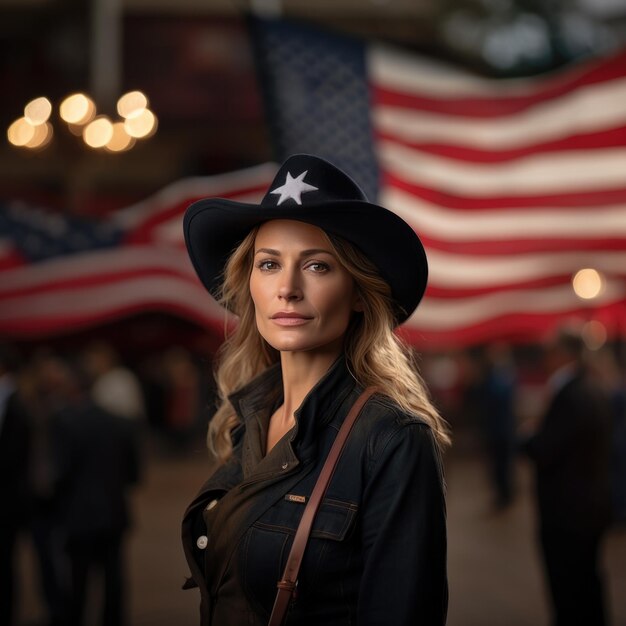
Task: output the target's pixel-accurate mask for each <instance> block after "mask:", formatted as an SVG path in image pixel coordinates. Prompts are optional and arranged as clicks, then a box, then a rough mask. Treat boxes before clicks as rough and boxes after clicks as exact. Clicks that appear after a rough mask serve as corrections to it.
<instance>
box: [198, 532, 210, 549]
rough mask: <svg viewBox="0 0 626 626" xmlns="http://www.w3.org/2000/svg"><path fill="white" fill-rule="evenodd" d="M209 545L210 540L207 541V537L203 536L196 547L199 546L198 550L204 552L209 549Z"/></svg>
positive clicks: (199, 538)
mask: <svg viewBox="0 0 626 626" xmlns="http://www.w3.org/2000/svg"><path fill="white" fill-rule="evenodd" d="M208 543H209V540H208V539H207V536H206V535H201V536H200V537H198V540H197V541H196V545H197V546H198V548H200V550H204V549H205V548H206V547H207V544H208Z"/></svg>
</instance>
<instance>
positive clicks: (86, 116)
mask: <svg viewBox="0 0 626 626" xmlns="http://www.w3.org/2000/svg"><path fill="white" fill-rule="evenodd" d="M59 114H60V115H61V119H62V120H63V121H65V122H67V123H68V124H79V125H82V124H88V123H89V122H91V120H92V119H93V118H94V117H95V115H96V105H95V104H94V103H93V100H91V99H90V98H88V97H87V96H86V95H85V94H82V93H74V94H72V95H71V96H68V97H67V98H65V100H63V102H61V106H60V107H59Z"/></svg>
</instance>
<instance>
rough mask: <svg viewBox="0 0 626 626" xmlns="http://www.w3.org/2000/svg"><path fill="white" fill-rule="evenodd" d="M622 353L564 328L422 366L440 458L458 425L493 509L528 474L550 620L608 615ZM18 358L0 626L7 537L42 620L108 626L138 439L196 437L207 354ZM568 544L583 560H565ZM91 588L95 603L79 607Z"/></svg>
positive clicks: (5, 615)
mask: <svg viewBox="0 0 626 626" xmlns="http://www.w3.org/2000/svg"><path fill="white" fill-rule="evenodd" d="M623 349H624V348H623V346H622V345H620V344H613V345H607V346H605V347H604V348H602V349H600V350H594V351H591V350H588V349H586V348H585V345H584V342H583V341H582V340H581V338H580V337H579V336H576V335H575V333H572V332H568V333H561V334H560V335H559V336H558V337H557V338H556V339H555V340H554V341H552V342H551V343H550V344H548V345H546V346H539V347H535V348H534V349H533V350H534V351H532V350H529V349H522V350H520V349H518V348H512V347H511V346H508V345H504V344H492V345H486V346H480V347H477V348H475V349H471V350H467V351H463V352H459V353H454V354H446V355H441V354H440V355H426V356H425V357H424V358H423V362H422V369H423V374H424V376H425V378H426V379H427V382H428V384H429V387H430V388H431V391H432V393H433V395H434V396H435V399H436V402H437V404H438V405H439V406H440V408H441V409H442V412H443V413H444V416H445V417H447V418H448V419H449V421H450V422H451V425H452V429H453V438H454V443H455V445H454V447H453V450H452V452H451V454H460V453H462V452H463V448H464V446H465V445H466V441H467V440H466V439H465V436H466V435H467V434H468V433H469V434H470V440H471V442H472V443H471V446H474V448H473V449H474V450H475V449H476V448H477V447H478V449H479V450H480V452H481V454H482V458H484V460H485V476H486V477H487V480H488V481H489V484H490V486H491V491H492V505H493V511H494V512H496V513H497V512H498V511H501V510H504V509H507V508H508V507H510V506H511V504H513V503H514V501H515V498H516V493H517V484H516V466H517V464H518V462H519V461H520V459H526V462H528V463H530V464H531V466H532V467H533V469H534V473H535V476H536V494H535V496H536V502H537V511H538V530H539V532H538V537H539V539H540V541H539V545H538V550H539V553H540V554H541V555H542V556H543V559H544V571H545V573H546V585H547V588H548V590H549V591H550V593H551V597H552V604H553V609H554V612H555V616H556V617H555V620H554V623H555V624H560V623H579V622H567V621H563V620H561V621H558V619H557V617H558V614H559V613H561V614H562V615H567V611H571V610H572V608H571V606H569V605H568V602H567V598H570V597H576V596H580V595H581V594H582V595H584V596H585V597H588V598H589V602H588V603H587V608H586V609H585V610H586V611H588V615H589V616H590V617H588V618H586V619H587V621H586V623H594V624H597V625H598V626H600V625H602V624H605V623H608V618H606V616H605V615H603V614H602V613H603V611H604V607H603V600H602V596H603V581H602V575H601V564H600V559H601V545H602V540H603V537H604V534H605V532H606V530H607V528H609V527H610V526H612V525H617V524H619V525H626V384H625V380H626V379H625V373H624V369H623V366H622V367H620V363H623V362H624V354H623ZM19 357H20V358H18V355H17V354H16V352H15V351H14V350H12V349H10V348H9V347H8V346H1V345H0V499H1V502H2V506H0V568H1V569H0V626H15V625H16V624H18V623H19V622H18V620H17V618H18V617H19V616H17V615H16V608H15V607H16V602H15V599H16V596H17V594H18V592H19V589H16V588H15V584H16V581H19V580H20V576H18V575H17V573H16V568H19V563H17V558H16V550H17V548H16V546H17V545H18V540H20V541H22V540H23V539H24V538H27V539H28V541H29V542H30V543H31V545H32V547H33V554H34V555H35V557H36V574H37V578H38V581H37V586H38V591H39V595H40V597H41V602H42V605H43V606H44V607H45V609H46V613H47V622H48V624H50V625H51V626H53V625H61V624H63V625H65V624H69V625H72V626H73V625H78V624H83V623H86V622H85V619H86V616H85V614H86V613H87V612H89V611H91V612H92V613H93V612H94V610H96V611H97V613H98V623H102V624H104V625H109V624H111V625H112V624H115V625H116V626H123V625H124V624H125V623H126V620H127V617H126V608H127V604H128V603H127V600H128V599H127V598H126V597H125V593H126V589H127V586H126V584H125V580H124V579H125V573H126V564H125V556H124V555H125V545H126V543H127V539H128V531H129V529H130V528H131V527H132V505H131V501H132V495H133V489H134V487H135V486H136V485H138V484H140V483H141V480H142V466H143V465H144V464H143V463H142V459H145V455H146V447H147V446H149V447H150V450H157V451H158V453H159V454H161V455H163V454H168V455H176V454H179V453H183V454H184V453H185V452H186V451H188V450H189V449H190V446H202V445H203V443H202V442H203V439H204V436H205V433H206V424H207V417H208V415H210V412H211V407H212V406H214V402H215V399H214V397H213V394H214V388H213V387H212V383H211V376H210V372H209V368H210V363H208V362H206V361H201V360H200V359H199V358H198V357H197V356H195V355H193V354H192V353H190V352H189V350H187V349H185V348H182V347H172V348H168V349H165V350H163V351H161V352H158V353H156V354H150V355H148V356H145V357H140V359H139V360H135V361H133V362H132V363H130V362H127V361H125V360H124V359H122V358H121V357H120V354H119V353H118V352H116V351H115V349H114V348H113V347H112V346H111V345H109V344H106V343H103V342H98V341H94V342H91V343H86V344H85V345H82V346H80V347H79V348H78V349H76V348H73V349H72V350H70V351H69V352H60V351H58V350H54V349H50V348H47V349H46V348H38V349H35V350H31V351H30V352H29V353H28V355H27V356H26V357H24V355H23V354H21V355H19ZM582 546H587V548H588V549H587V551H586V552H585V555H584V557H581V558H580V559H579V560H578V561H577V562H572V561H571V559H570V556H571V555H572V554H578V555H580V554H582V552H584V551H583V550H582ZM95 573H97V576H96V575H94V574H95ZM95 584H101V589H100V590H99V592H98V594H96V596H95V597H97V598H99V606H98V608H97V609H93V607H92V608H90V609H88V610H86V598H88V597H91V596H89V593H90V591H89V589H90V586H91V588H93V585H95ZM594 589H595V591H593V590H594ZM172 592H174V590H172ZM563 598H565V600H563ZM576 610H580V605H578V608H577V609H576ZM599 615H600V617H599Z"/></svg>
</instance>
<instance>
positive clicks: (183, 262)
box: [0, 21, 626, 349]
mask: <svg viewBox="0 0 626 626" xmlns="http://www.w3.org/2000/svg"><path fill="white" fill-rule="evenodd" d="M254 32H255V37H254V41H255V45H256V52H257V57H258V59H259V63H260V69H261V73H260V76H261V78H262V81H261V82H262V84H263V87H264V89H265V91H266V99H267V102H268V113H269V121H270V123H271V127H272V133H273V137H274V138H275V140H276V147H277V160H282V159H283V158H284V157H285V156H286V155H287V154H289V153H294V152H312V153H316V154H319V155H321V156H325V157H327V158H329V159H331V160H333V161H334V162H335V163H337V164H338V165H340V166H341V167H343V168H344V169H346V171H348V172H349V173H351V174H352V175H353V176H354V178H355V179H356V180H357V181H358V182H359V183H360V184H361V185H362V186H363V187H364V189H365V190H366V192H367V193H368V195H369V196H370V198H371V199H373V200H374V199H377V201H378V202H379V203H380V204H382V205H383V206H386V207H388V208H390V209H391V210H393V211H396V212H397V213H398V214H400V215H401V216H402V217H403V218H404V219H406V220H407V221H408V222H409V223H410V224H411V225H413V226H414V228H415V230H416V232H418V233H419V235H420V237H421V238H422V241H423V242H424V244H425V246H426V249H427V253H428V256H429V262H430V282H429V288H428V291H427V293H426V297H425V299H424V301H423V302H422V304H421V305H420V307H419V308H418V310H417V312H416V313H415V314H414V316H413V317H412V318H411V319H410V320H409V321H408V322H407V323H406V324H405V325H404V329H405V331H406V335H407V336H408V337H409V339H410V340H411V341H412V342H413V343H415V344H416V345H418V346H419V347H420V348H421V349H439V348H448V347H460V346H465V345H470V344H472V343H477V342H480V341H486V340H492V339H513V340H536V339H539V338H541V337H542V336H543V334H544V333H545V332H546V331H548V330H550V329H551V328H552V327H554V326H555V325H556V324H558V323H559V322H561V321H563V320H565V319H566V318H569V317H572V316H576V317H580V318H583V319H586V320H591V319H593V320H598V321H600V322H601V323H603V324H604V326H605V327H606V329H607V331H608V333H609V334H611V335H614V336H615V335H617V334H620V335H624V334H626V106H624V104H623V103H624V102H626V54H625V53H623V54H617V55H615V56H613V57H611V58H604V59H596V60H591V61H588V62H586V63H581V64H578V65H576V66H572V67H569V68H566V69H564V70H561V71H559V72H558V73H555V74H553V75H547V76H542V77H538V78H532V79H516V80H506V81H505V80H493V79H492V80H489V79H484V78H479V77H476V76H473V75H470V74H468V73H466V72H463V71H461V70H458V69H454V68H451V67H449V66H445V65H442V64H438V63H435V62H433V61H429V60H426V59H423V58H420V57H418V56H416V55H414V54H410V53H406V52H403V51H400V50H395V49H391V48H388V47H384V46H380V45H375V44H371V43H366V42H363V41H360V40H356V39H350V38H347V37H344V36H340V35H336V34H332V33H328V32H322V31H319V30H317V29H314V28H311V27H308V26H306V25H302V24H298V23H294V22H288V21H258V22H255V24H254ZM276 169H277V165H276V164H275V163H267V164H263V165H259V166H258V167H254V168H250V169H246V170H241V171H237V172H232V173H229V174H224V175H219V176H214V177H205V178H194V179H185V180H181V181H179V182H178V183H175V184H173V185H170V186H168V187H166V188H165V189H163V190H162V191H161V192H160V193H158V194H156V195H155V196H153V197H151V198H147V199H146V200H145V201H143V202H141V203H139V204H137V205H134V206H131V207H128V208H126V209H123V210H121V211H118V212H117V213H115V214H114V215H113V216H111V217H110V218H109V219H107V220H106V221H102V220H101V221H99V222H88V221H85V220H79V219H77V218H70V217H68V216H63V215H59V214H54V213H51V212H49V211H46V210H44V209H38V208H34V207H29V206H24V205H21V204H18V203H13V204H9V205H7V206H4V207H0V336H2V337H5V338H6V337H9V338H15V337H35V336H45V335H49V334H52V333H62V332H71V331H73V330H75V329H78V328H84V327H89V326H95V325H97V324H100V323H103V322H105V321H109V320H111V319H115V318H120V317H123V316H126V315H130V314H133V313H138V312H141V311H165V312H170V313H173V314H176V315H180V316H182V317H184V318H186V319H189V320H191V321H193V322H196V323H200V324H202V325H204V326H205V327H206V328H208V329H209V330H211V331H212V332H220V333H221V329H222V327H223V324H224V321H225V317H224V313H223V311H221V310H220V309H219V308H218V307H217V305H215V304H214V303H213V301H212V300H211V298H210V297H209V296H208V294H207V293H206V291H205V290H204V289H203V288H202V287H201V285H200V283H199V281H198V280H197V278H196V276H195V274H194V272H193V269H192V268H191V265H190V263H189V261H188V259H187V255H186V252H185V250H184V244H183V240H182V227H181V223H182V214H183V212H184V210H185V208H186V207H187V206H188V204H190V203H191V202H193V201H194V200H196V199H198V198H201V197H207V196H221V197H228V198H233V199H237V200H240V201H243V202H256V201H258V200H260V198H261V196H262V195H263V193H264V191H265V190H266V188H267V186H268V185H269V184H270V182H271V180H272V179H273V176H274V173H275V172H276ZM387 243H388V242H387ZM585 267H591V268H595V269H596V270H598V271H600V272H602V274H603V275H604V278H605V283H604V288H603V290H602V292H601V293H600V294H599V295H598V296H597V297H596V298H594V299H593V300H589V301H584V300H581V299H579V298H578V297H577V296H576V295H575V294H574V292H573V290H572V286H571V278H572V276H573V274H574V273H575V272H576V271H578V270H579V269H581V268H585Z"/></svg>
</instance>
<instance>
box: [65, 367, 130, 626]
mask: <svg viewBox="0 0 626 626" xmlns="http://www.w3.org/2000/svg"><path fill="white" fill-rule="evenodd" d="M68 371H69V372H71V374H72V384H73V394H72V402H71V403H70V404H69V405H68V406H67V407H66V408H65V409H64V410H63V411H62V412H61V413H60V414H59V418H58V419H57V420H56V429H55V450H56V453H57V456H58V471H59V478H58V499H59V506H60V510H61V511H62V523H63V528H64V532H65V537H66V550H67V555H68V558H69V563H70V570H71V586H70V606H69V619H68V623H69V624H70V625H71V626H79V625H82V624H83V623H84V620H85V609H86V598H87V595H88V591H89V588H90V583H91V582H92V581H93V579H94V576H96V575H97V576H99V578H98V580H100V581H101V583H102V595H101V598H102V609H101V611H100V614H101V617H102V620H101V623H102V624H103V626H123V625H124V624H125V623H126V607H125V596H126V588H125V578H124V572H125V556H124V539H125V536H126V534H127V531H128V529H129V526H130V512H129V502H128V500H129V496H130V493H129V490H130V487H131V486H132V485H135V484H136V483H137V482H138V479H139V452H138V447H137V436H136V428H135V424H134V421H133V420H129V419H128V417H126V416H124V417H122V416H120V415H119V414H115V413H112V412H110V411H108V410H106V409H104V408H102V407H101V406H99V405H98V404H96V403H95V402H94V401H93V399H92V398H91V395H90V393H89V391H90V390H89V388H88V379H87V377H86V373H85V372H84V371H82V370H81V369H80V368H79V367H77V366H76V365H75V364H70V367H69V369H68Z"/></svg>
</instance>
